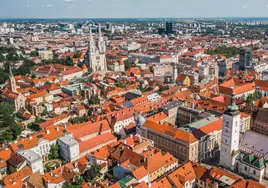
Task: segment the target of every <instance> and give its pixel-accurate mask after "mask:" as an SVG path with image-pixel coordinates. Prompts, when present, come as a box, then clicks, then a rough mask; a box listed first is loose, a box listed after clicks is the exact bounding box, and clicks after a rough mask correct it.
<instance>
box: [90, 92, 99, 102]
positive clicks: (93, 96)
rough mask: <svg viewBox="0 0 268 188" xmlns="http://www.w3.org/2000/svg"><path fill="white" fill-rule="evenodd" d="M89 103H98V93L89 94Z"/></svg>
mask: <svg viewBox="0 0 268 188" xmlns="http://www.w3.org/2000/svg"><path fill="white" fill-rule="evenodd" d="M89 104H100V99H99V96H98V94H95V95H91V96H90V98H89Z"/></svg>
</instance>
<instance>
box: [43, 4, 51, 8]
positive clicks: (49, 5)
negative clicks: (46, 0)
mask: <svg viewBox="0 0 268 188" xmlns="http://www.w3.org/2000/svg"><path fill="white" fill-rule="evenodd" d="M42 7H43V8H50V7H52V4H47V5H42Z"/></svg>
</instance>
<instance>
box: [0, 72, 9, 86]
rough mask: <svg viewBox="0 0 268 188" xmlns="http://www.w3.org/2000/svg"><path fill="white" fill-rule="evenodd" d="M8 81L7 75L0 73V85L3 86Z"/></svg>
mask: <svg viewBox="0 0 268 188" xmlns="http://www.w3.org/2000/svg"><path fill="white" fill-rule="evenodd" d="M8 79H9V76H8V73H6V72H4V71H3V70H1V71H0V84H4V83H5V82H6V81H7V80H8Z"/></svg>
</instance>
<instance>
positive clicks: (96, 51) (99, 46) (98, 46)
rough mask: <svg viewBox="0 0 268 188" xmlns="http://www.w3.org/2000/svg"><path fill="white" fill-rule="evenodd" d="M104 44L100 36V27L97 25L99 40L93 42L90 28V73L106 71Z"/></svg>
mask: <svg viewBox="0 0 268 188" xmlns="http://www.w3.org/2000/svg"><path fill="white" fill-rule="evenodd" d="M105 52H106V43H105V41H104V39H103V37H102V34H101V25H99V38H98V41H97V42H95V41H94V39H93V36H92V31H91V28H90V38H89V46H88V52H87V57H88V68H89V70H90V71H92V72H99V71H106V70H107V62H106V56H105Z"/></svg>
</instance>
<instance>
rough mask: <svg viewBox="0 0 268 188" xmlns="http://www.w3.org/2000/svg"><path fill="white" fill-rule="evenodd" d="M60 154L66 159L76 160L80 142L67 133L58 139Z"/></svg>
mask: <svg viewBox="0 0 268 188" xmlns="http://www.w3.org/2000/svg"><path fill="white" fill-rule="evenodd" d="M58 144H59V148H60V156H61V157H62V158H63V159H64V160H65V161H68V162H69V161H74V160H76V159H78V157H79V143H78V142H77V141H76V140H75V139H74V138H73V137H72V136H71V135H65V136H63V137H61V138H59V140H58Z"/></svg>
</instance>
